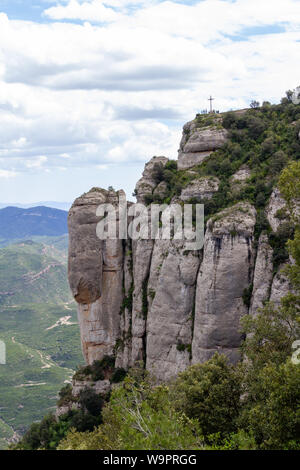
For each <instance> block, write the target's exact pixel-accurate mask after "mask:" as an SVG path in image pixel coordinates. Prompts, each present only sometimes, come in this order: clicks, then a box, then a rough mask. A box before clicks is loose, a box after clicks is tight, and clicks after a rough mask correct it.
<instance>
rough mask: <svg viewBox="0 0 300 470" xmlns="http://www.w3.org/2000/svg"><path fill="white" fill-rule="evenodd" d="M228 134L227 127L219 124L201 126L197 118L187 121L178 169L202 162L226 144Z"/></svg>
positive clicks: (179, 154) (184, 127) (184, 168)
mask: <svg viewBox="0 0 300 470" xmlns="http://www.w3.org/2000/svg"><path fill="white" fill-rule="evenodd" d="M227 135H228V133H227V131H226V129H223V128H222V127H219V126H217V125H216V126H215V125H211V126H209V127H200V128H199V127H198V124H197V120H194V121H190V122H187V123H186V124H185V125H184V126H183V135H182V139H181V142H180V148H179V151H178V169H179V170H186V169H187V168H191V167H193V166H195V165H198V164H199V163H201V162H202V161H203V160H205V159H206V158H207V157H208V156H209V155H210V154H211V153H212V152H213V151H214V150H217V149H218V148H220V147H222V146H223V145H224V144H225V142H226V140H227Z"/></svg>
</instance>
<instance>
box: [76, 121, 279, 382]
mask: <svg viewBox="0 0 300 470" xmlns="http://www.w3.org/2000/svg"><path fill="white" fill-rule="evenodd" d="M227 140H228V131H227V130H226V129H224V128H223V127H222V118H221V116H215V118H214V120H213V122H212V125H208V126H206V125H203V123H202V122H201V121H200V125H199V119H196V120H194V121H191V122H189V123H187V124H186V125H185V126H184V128H183V137H182V140H181V143H180V149H179V158H178V169H177V170H176V171H177V172H178V174H179V175H181V176H180V177H181V181H183V182H184V183H183V185H182V187H181V186H180V187H178V188H177V189H176V191H177V192H176V194H175V193H172V194H173V195H172V197H171V196H170V197H169V199H168V188H169V187H170V184H168V181H169V180H168V178H169V177H170V171H171V170H170V169H171V168H173V167H174V162H173V163H171V162H170V161H169V160H168V159H167V158H165V157H153V158H152V159H151V160H150V162H149V163H147V164H146V166H145V170H144V172H143V176H142V178H141V179H140V180H139V182H138V183H137V185H136V191H135V192H136V196H137V201H138V202H141V203H144V202H147V198H148V200H149V198H150V202H151V201H154V202H156V201H158V202H162V201H168V202H171V201H172V202H181V203H182V202H188V201H191V200H192V201H193V202H195V201H199V202H204V203H207V201H210V202H211V201H212V200H213V198H214V197H217V195H218V191H219V190H220V180H219V178H218V177H217V176H212V175H210V176H208V175H207V176H205V175H203V174H201V171H200V173H199V172H198V173H197V171H196V170H195V168H199V166H200V167H201V165H203V164H204V163H205V162H207V160H209V159H210V158H211V155H213V154H214V151H215V150H216V149H220V148H222V146H223V145H224V144H225V143H226V141H227ZM163 170H164V171H165V173H164V175H165V179H163V178H162V177H161V173H162V171H163ZM168 173H169V174H168ZM250 177H251V170H250V169H249V167H248V166H247V165H245V164H243V165H241V167H240V168H238V169H236V170H235V172H233V173H232V175H231V176H230V177H228V185H229V186H228V187H229V188H231V189H229V190H230V191H231V192H232V194H233V195H234V197H236V198H238V196H236V195H238V194H242V193H243V191H244V190H245V187H246V183H247V181H248V179H249V178H250ZM222 184H223V186H224V181H223V183H222ZM174 194H175V195H174ZM121 196H122V197H124V192H123V191H118V192H115V191H106V190H104V189H99V188H93V189H92V190H91V191H90V192H88V193H87V194H84V195H83V196H81V197H79V198H78V199H76V201H75V202H74V204H73V206H72V208H71V210H70V212H69V233H70V248H69V281H70V286H71V289H72V292H73V295H74V298H75V299H76V301H77V303H78V317H79V324H80V330H81V340H82V349H83V354H84V357H85V360H86V362H87V363H88V364H91V363H92V362H93V361H94V360H96V359H101V358H102V357H103V356H104V355H114V356H115V357H116V367H123V368H125V369H128V368H129V367H130V366H132V365H133V364H134V363H135V362H136V361H143V363H144V365H145V367H146V368H147V369H148V370H149V371H150V372H152V373H153V374H154V375H155V376H156V377H157V379H158V380H167V379H169V378H171V377H173V376H174V375H176V374H177V373H178V372H180V371H182V370H184V369H185V368H186V367H187V366H188V365H190V364H192V363H196V362H203V361H205V360H207V359H209V358H210V357H211V356H212V355H213V354H214V353H215V352H216V351H217V352H219V353H225V354H226V355H227V356H228V357H229V358H230V360H231V361H232V362H236V361H237V360H238V359H239V347H240V343H241V339H242V338H241V332H240V318H241V317H242V316H243V315H246V314H252V315H255V314H256V313H257V312H258V309H259V308H261V307H262V306H263V304H264V302H265V301H266V300H269V299H271V300H274V301H275V302H279V300H280V297H281V296H282V295H284V294H285V293H286V291H287V289H288V286H287V283H286V281H285V279H284V278H283V277H282V275H281V274H280V270H279V269H276V271H277V274H276V273H275V270H274V266H273V249H272V247H271V245H270V243H269V240H268V236H267V235H266V233H264V232H262V233H260V235H259V236H257V234H256V233H255V230H256V226H257V223H258V220H257V209H256V207H255V206H254V205H253V204H251V203H249V202H247V200H245V199H244V200H243V201H238V202H235V203H233V204H231V205H229V207H227V208H225V209H223V210H219V211H218V210H216V211H215V213H214V214H213V215H212V216H211V217H210V218H209V219H208V220H207V221H206V233H205V241H204V246H203V249H201V250H198V251H187V250H186V249H185V246H184V243H183V242H182V241H180V240H175V239H173V240H151V239H150V240H143V239H138V240H132V241H131V240H119V239H114V240H106V241H105V240H104V241H103V240H102V241H101V240H100V239H99V238H98V237H97V235H96V226H97V223H98V222H99V220H100V219H99V217H97V215H96V210H97V207H98V206H99V205H100V204H103V203H109V204H112V205H114V206H115V207H117V206H118V202H119V199H120V197H121ZM148 202H149V201H148ZM284 205H285V203H284V200H283V199H282V197H281V196H280V194H279V192H278V190H277V189H274V191H273V193H272V194H271V197H269V200H268V201H267V203H266V205H265V209H264V214H265V216H266V218H267V219H268V221H269V224H270V226H271V229H272V230H273V232H274V233H276V231H277V230H278V228H279V227H280V223H281V222H280V220H279V219H278V218H276V215H277V212H278V210H279V209H282V208H284ZM260 217H261V211H260ZM255 237H256V238H255ZM275 274H276V275H275ZM246 294H247V295H248V300H247V299H246V300H245V297H247V295H246Z"/></svg>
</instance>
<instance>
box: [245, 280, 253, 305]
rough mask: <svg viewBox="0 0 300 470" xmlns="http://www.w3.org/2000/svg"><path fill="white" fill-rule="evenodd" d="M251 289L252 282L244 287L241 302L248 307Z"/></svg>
mask: <svg viewBox="0 0 300 470" xmlns="http://www.w3.org/2000/svg"><path fill="white" fill-rule="evenodd" d="M252 291H253V284H252V283H251V284H250V285H249V287H247V288H246V289H244V292H243V302H244V304H245V305H246V307H247V308H248V309H249V307H250V302H251V296H252Z"/></svg>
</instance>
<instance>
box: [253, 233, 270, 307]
mask: <svg viewBox="0 0 300 470" xmlns="http://www.w3.org/2000/svg"><path fill="white" fill-rule="evenodd" d="M272 257H273V250H272V248H271V247H270V245H269V243H268V237H267V235H266V234H261V236H260V237H259V241H258V251H257V257H256V262H255V271H254V278H253V291H252V299H251V307H250V313H251V315H256V314H257V313H258V311H259V309H260V308H262V307H263V304H264V302H265V301H266V300H268V299H269V297H270V289H271V285H272V279H273V262H272Z"/></svg>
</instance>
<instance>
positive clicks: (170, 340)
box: [146, 241, 200, 380]
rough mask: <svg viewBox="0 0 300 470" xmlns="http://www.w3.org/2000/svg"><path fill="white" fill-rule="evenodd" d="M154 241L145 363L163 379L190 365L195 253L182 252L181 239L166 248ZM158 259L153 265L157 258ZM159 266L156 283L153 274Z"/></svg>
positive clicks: (196, 259) (155, 374) (195, 275)
mask: <svg viewBox="0 0 300 470" xmlns="http://www.w3.org/2000/svg"><path fill="white" fill-rule="evenodd" d="M164 245H165V244H164V243H162V242H160V241H158V242H157V243H156V246H155V249H154V250H155V251H156V253H155V256H154V257H153V263H152V265H151V275H152V278H151V281H152V283H151V286H152V287H151V290H148V292H149V294H150V295H152V296H153V301H152V303H151V306H150V309H149V311H148V316H147V349H146V351H147V362H146V366H147V369H148V370H149V371H151V372H152V373H153V375H154V376H156V377H157V378H158V379H159V380H166V379H169V378H170V377H172V376H174V375H175V374H177V373H178V372H181V371H182V370H184V369H185V368H186V367H187V366H188V365H189V364H190V354H191V343H192V337H193V331H192V328H193V309H194V301H195V289H196V277H197V272H198V269H199V263H200V259H199V254H198V253H193V252H189V253H188V254H185V253H184V247H183V246H182V242H180V243H175V242H173V243H170V245H169V246H168V247H166V246H164ZM159 259H161V260H162V262H161V264H159V265H158V266H157V260H159ZM158 269H159V275H158V276H157V280H156V283H153V276H154V275H155V273H156V272H157V270H158Z"/></svg>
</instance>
